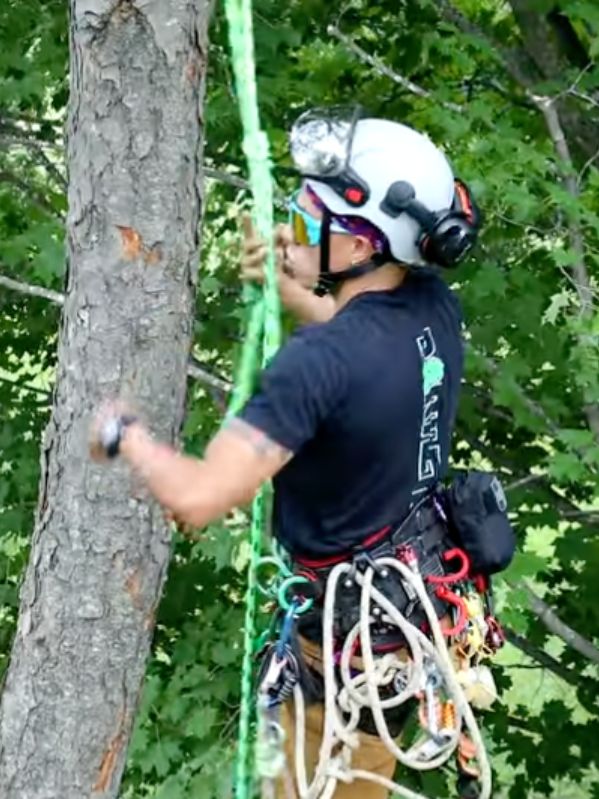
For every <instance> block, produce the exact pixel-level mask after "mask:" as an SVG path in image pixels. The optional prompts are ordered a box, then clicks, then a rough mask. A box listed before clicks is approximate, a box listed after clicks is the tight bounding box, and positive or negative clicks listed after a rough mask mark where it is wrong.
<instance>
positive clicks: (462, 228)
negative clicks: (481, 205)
mask: <svg viewBox="0 0 599 799" xmlns="http://www.w3.org/2000/svg"><path fill="white" fill-rule="evenodd" d="M435 217H436V220H435V224H434V225H433V226H432V228H430V229H429V230H426V228H423V232H422V236H421V238H420V240H419V242H418V246H419V249H420V252H421V253H422V256H423V258H425V259H426V260H427V261H430V262H431V263H435V264H438V265H439V266H445V267H453V266H457V264H459V263H460V261H462V260H463V259H464V258H465V256H466V255H467V254H468V253H469V252H470V250H471V249H472V248H473V247H474V245H475V244H476V240H477V238H478V232H479V229H480V224H481V218H480V211H479V209H478V207H477V206H476V204H475V202H474V199H473V197H472V194H471V193H470V190H469V189H468V186H467V185H466V184H465V183H464V182H463V181H461V180H458V179H456V181H455V194H454V200H453V203H452V206H451V208H450V209H448V210H447V211H441V212H439V213H437V214H435Z"/></svg>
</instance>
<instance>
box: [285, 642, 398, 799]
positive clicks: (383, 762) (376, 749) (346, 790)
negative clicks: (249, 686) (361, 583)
mask: <svg viewBox="0 0 599 799" xmlns="http://www.w3.org/2000/svg"><path fill="white" fill-rule="evenodd" d="M301 646H302V653H303V656H304V658H305V660H306V663H307V664H308V665H309V666H311V667H312V668H313V669H314V670H315V671H318V672H320V673H322V651H321V649H320V647H318V646H317V645H316V644H313V643H312V642H311V641H307V640H306V639H305V638H302V639H301ZM355 665H356V668H360V665H359V661H358V662H356V664H355ZM281 723H282V725H283V727H284V729H285V733H286V736H287V737H286V743H285V753H286V755H287V764H288V768H289V772H290V774H292V775H294V774H295V758H294V752H295V712H294V707H293V703H292V702H290V703H288V704H287V705H285V706H284V707H283V709H282V713H281ZM323 723H324V707H323V705H321V704H313V705H309V706H308V707H307V708H306V740H305V756H306V771H307V775H308V780H310V779H311V778H312V775H313V773H314V770H315V768H316V766H317V765H318V760H319V753H320V743H321V741H322V729H323ZM359 738H360V746H359V748H358V749H356V750H355V751H354V753H353V757H352V768H355V769H364V770H366V771H371V772H373V773H374V774H379V775H380V776H381V777H386V778H387V779H392V777H393V772H394V771H395V766H396V763H397V761H396V760H395V757H394V756H393V755H392V754H391V753H390V752H389V751H388V749H387V747H386V746H385V744H384V743H383V742H382V741H381V740H380V739H379V738H378V736H376V735H367V734H366V733H362V732H361V733H359ZM333 796H334V799H387V797H388V796H389V792H388V791H387V790H386V789H385V788H383V787H382V786H381V785H376V784H375V783H374V782H370V781H368V780H356V781H355V782H352V783H343V782H340V783H339V784H338V786H337V789H336V790H335V793H334V794H333ZM277 799H296V797H295V796H294V794H292V793H291V791H290V787H289V785H287V786H286V785H285V784H284V783H283V781H281V783H280V784H279V785H278V787H277Z"/></svg>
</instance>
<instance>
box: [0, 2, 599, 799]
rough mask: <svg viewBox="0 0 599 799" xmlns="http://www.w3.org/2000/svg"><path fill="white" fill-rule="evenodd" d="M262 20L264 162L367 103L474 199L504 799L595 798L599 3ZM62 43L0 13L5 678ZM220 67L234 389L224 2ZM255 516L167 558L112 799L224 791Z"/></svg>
mask: <svg viewBox="0 0 599 799" xmlns="http://www.w3.org/2000/svg"><path fill="white" fill-rule="evenodd" d="M254 6H255V26H256V31H255V32H256V44H257V59H258V69H259V75H260V78H259V83H260V99H261V108H262V115H263V119H264V122H265V125H266V127H267V130H268V133H269V135H270V138H271V142H272V146H273V154H274V158H275V161H276V162H277V163H279V164H281V165H284V164H285V163H286V157H287V155H286V129H287V128H288V125H289V123H290V122H291V121H292V119H293V118H294V117H295V116H296V114H297V112H298V111H300V110H303V109H305V108H307V107H309V106H312V105H319V104H337V103H346V102H353V101H356V100H357V101H358V102H361V103H362V104H363V105H364V106H365V107H366V108H368V109H369V111H371V112H372V113H373V114H379V115H385V116H389V117H391V118H394V119H398V120H404V121H406V122H408V123H409V124H412V125H414V126H416V127H418V128H420V129H423V130H425V131H427V132H428V133H429V134H430V135H431V137H432V138H433V139H434V140H435V141H437V142H438V143H439V144H441V145H442V146H443V147H444V148H445V149H446V151H447V152H448V154H449V156H450V158H451V159H452V161H453V163H454V165H455V167H456V171H457V172H458V174H460V175H462V176H463V177H464V178H465V179H467V180H468V181H469V182H470V183H471V185H472V187H473V189H474V191H475V193H476V196H477V198H478V200H479V201H480V204H481V205H482V207H483V210H484V214H485V222H486V224H485V230H484V235H483V237H482V243H481V246H480V247H479V249H478V251H477V253H476V257H475V258H473V259H472V260H471V262H469V263H468V264H466V265H465V266H463V267H462V268H460V270H459V271H457V272H455V273H452V274H451V275H449V276H448V277H449V280H450V282H451V283H452V285H454V287H455V288H456V290H457V292H458V293H459V296H460V298H461V300H462V302H463V305H464V310H465V316H466V320H467V334H468V339H469V349H468V373H467V378H466V380H465V383H464V389H463V398H462V404H461V410H460V418H459V429H458V434H457V435H456V439H455V449H454V463H455V464H456V465H467V464H478V465H483V466H485V467H494V468H496V469H498V470H500V472H501V473H502V475H503V477H504V480H505V483H506V484H507V485H508V486H509V488H510V491H509V496H510V501H511V509H512V511H513V513H514V516H515V518H516V520H517V526H518V531H519V536H520V544H521V550H520V553H519V555H518V557H517V558H516V561H515V562H514V565H513V567H512V568H511V569H510V570H509V572H508V573H507V574H506V575H505V577H504V578H503V579H501V580H498V581H497V593H498V599H499V604H500V608H501V609H502V616H503V619H504V621H505V623H506V625H507V626H508V627H509V630H510V638H511V641H512V642H513V644H512V645H508V646H507V647H506V648H505V650H504V651H503V652H502V654H501V656H500V658H499V661H498V667H497V669H496V673H497V679H498V681H499V682H500V684H501V686H502V688H503V695H502V701H501V703H499V705H498V706H497V709H496V710H495V711H494V712H493V713H491V714H489V715H488V716H487V717H486V722H485V730H486V735H487V740H488V742H489V746H490V748H491V749H492V752H493V756H494V764H495V768H496V771H497V774H496V778H497V784H498V796H506V797H507V796H509V797H510V799H520V798H521V797H542V796H554V797H560V799H561V798H562V797H565V798H567V797H571V798H572V799H578V798H579V797H580V799H582V797H585V798H586V797H599V780H598V779H597V762H596V760H597V746H596V741H597V736H598V734H599V701H598V699H597V697H598V696H599V690H598V689H599V676H598V673H597V666H598V664H599V652H598V651H597V649H595V648H594V646H593V641H595V642H596V643H599V641H598V639H599V630H598V618H599V614H598V611H597V599H596V597H597V585H599V486H598V478H597V474H598V472H599V423H598V421H597V413H598V412H597V411H596V406H597V403H598V402H599V368H598V367H599V346H598V344H599V310H598V304H597V291H598V278H599V169H598V168H597V165H598V164H599V152H598V151H597V148H598V147H599V67H598V66H597V65H596V59H597V58H598V57H599V6H597V4H596V3H595V2H593V0H562V2H559V3H555V2H548V0H511V2H501V1H500V0H456V2H455V3H454V4H451V3H448V2H445V0H441V2H433V1H432V0H400V1H399V2H397V0H395V1H394V2H389V1H388V0H379V2H377V3H369V2H366V0H352V1H351V2H348V3H347V4H345V5H344V6H341V5H338V4H336V5H335V6H334V7H333V5H332V4H331V3H329V2H322V0H291V1H290V2H288V3H285V4H281V3H279V2H275V0H255V3H254ZM331 26H332V27H331ZM67 32H68V27H67V20H66V17H65V4H64V3H63V2H62V1H61V0H5V1H4V2H3V3H2V4H1V5H0V45H1V46H0V281H2V280H3V282H1V283H0V290H1V293H0V353H1V356H0V357H1V360H0V474H1V478H0V670H2V669H4V667H5V666H6V662H7V658H8V656H9V651H10V642H11V636H12V633H13V630H14V625H15V615H16V611H17V607H18V601H17V600H18V582H19V576H20V573H21V570H22V569H23V566H24V564H25V562H26V558H27V553H28V540H29V536H30V533H31V527H32V520H33V514H34V509H35V501H36V494H37V479H38V452H39V446H40V440H41V435H42V431H43V427H44V424H45V420H46V418H47V414H48V409H49V405H50V403H51V391H52V385H53V379H54V363H55V344H56V337H57V329H58V325H59V321H60V305H59V302H60V292H61V291H62V289H63V285H62V281H63V275H64V271H65V270H64V254H63V222H64V218H65V215H66V213H67V208H66V201H65V185H66V165H65V164H64V160H63V138H62V137H63V120H64V116H65V104H66V102H67V98H68V86H67V69H68V33H67ZM343 37H350V39H349V40H348V39H344V38H343ZM356 47H358V48H359V49H357V50H356ZM210 50H211V64H210V78H209V91H208V98H207V109H206V118H207V123H208V139H207V147H206V156H207V166H208V167H209V168H210V170H215V171H216V173H217V176H218V177H219V180H214V171H210V172H209V174H210V175H212V177H209V178H208V187H209V191H208V203H207V207H206V210H205V218H204V234H203V254H202V264H201V271H200V278H199V291H198V299H197V315H196V327H195V346H194V352H193V356H194V360H195V365H196V366H199V367H200V368H202V369H204V370H206V371H208V372H209V373H211V374H212V375H218V376H221V377H224V378H227V377H228V376H230V374H231V364H232V361H233V359H234V356H235V353H236V349H237V343H238V340H239V324H240V318H241V311H240V303H239V294H240V293H239V286H238V280H237V271H236V247H237V237H236V225H237V220H238V217H239V212H240V209H241V208H242V207H243V206H244V204H246V203H247V198H246V196H245V193H244V191H243V189H241V188H239V186H236V185H232V184H235V182H236V180H238V179H239V178H240V177H241V167H240V165H241V164H242V163H243V160H242V157H241V152H240V141H241V137H240V130H239V123H238V118H237V113H236V107H235V93H234V90H233V87H232V81H231V74H230V69H229V65H228V62H227V49H226V31H225V26H224V16H223V14H222V11H221V10H220V9H218V8H217V9H216V11H215V14H214V19H213V21H212V26H211V48H210ZM368 55H369V56H374V57H375V58H376V59H378V60H377V61H375V62H374V64H373V62H372V61H368V59H367V56H368ZM408 79H409V81H411V82H412V83H409V82H408ZM564 142H565V145H566V146H565V147H564ZM222 173H224V174H222ZM223 180H224V181H225V182H223ZM286 188H287V187H285V185H284V181H281V191H282V192H284V190H285V189H286ZM4 278H9V279H13V280H17V281H20V282H21V283H22V284H27V286H29V287H31V286H35V287H37V288H38V289H40V288H41V289H42V292H41V293H44V290H47V291H46V295H47V296H31V294H30V293H27V292H28V291H29V289H28V288H27V286H21V287H20V289H19V290H15V287H14V286H12V285H10V284H9V283H7V282H6V280H4ZM17 288H18V287H17ZM223 402H224V398H223V393H222V391H221V389H219V388H218V387H217V388H215V387H214V386H210V385H207V384H206V383H205V382H204V381H199V380H190V385H189V402H188V415H187V423H186V428H185V443H186V446H187V448H188V449H189V450H190V451H193V452H197V453H200V452H201V450H202V447H203V445H204V444H205V442H206V441H207V439H208V438H209V436H210V435H211V433H212V432H213V431H214V429H215V427H216V425H217V424H218V420H219V417H220V414H221V412H222V408H223ZM245 521H246V520H245V517H244V514H243V513H241V512H239V513H236V514H234V515H233V516H232V517H231V518H229V519H227V520H226V521H225V522H223V523H222V524H219V525H215V526H214V527H213V528H211V529H210V531H209V534H208V535H207V537H206V538H205V539H204V540H203V541H202V542H199V543H192V542H189V541H187V540H183V539H180V540H179V539H178V540H176V541H175V542H174V558H173V561H172V565H171V570H170V576H169V580H168V584H167V588H166V593H165V597H164V600H163V603H162V605H161V609H160V617H159V623H158V626H157V632H156V638H155V645H154V651H153V658H152V660H151V662H150V663H149V667H148V673H147V680H146V687H145V692H144V695H143V701H142V706H141V709H140V713H139V718H138V723H137V726H136V730H135V733H134V736H133V739H132V743H131V747H130V756H129V767H128V771H127V775H126V779H125V783H124V786H123V796H124V797H136V798H137V797H139V799H142V797H143V798H144V799H145V797H153V798H154V799H159V798H160V799H165V798H166V797H168V799H178V798H179V797H192V796H198V795H201V796H203V797H204V796H205V797H211V796H214V797H217V796H219V797H220V796H223V795H224V794H225V793H226V790H227V786H228V781H229V773H228V769H227V767H226V766H227V763H228V761H229V759H230V757H231V749H232V745H233V742H234V734H235V727H236V702H237V690H238V665H239V640H240V635H239V631H240V625H241V618H242V589H243V566H244V563H245V548H244V538H243V534H244V531H245ZM531 589H532V590H533V591H534V595H531V593H530V590H531ZM535 596H536V597H537V598H538V597H539V596H542V597H543V598H544V600H545V602H546V603H548V605H549V606H550V607H551V608H552V609H553V611H554V612H555V613H556V614H557V616H558V617H559V618H560V619H561V620H562V621H563V622H564V623H565V624H567V625H568V626H569V628H572V629H574V630H576V631H577V632H578V633H579V634H580V635H581V636H583V637H584V639H585V641H584V642H583V645H582V649H583V651H584V652H585V654H582V653H581V651H579V650H580V649H581V646H580V642H579V641H578V642H576V641H575V643H578V644H579V646H578V648H575V647H573V646H571V645H570V643H571V642H572V637H571V635H570V633H568V631H566V636H565V637H566V638H569V640H570V643H566V642H565V641H564V640H563V639H562V638H559V637H557V636H556V635H554V634H553V633H554V632H555V631H556V626H555V624H554V619H553V617H551V616H550V617H549V626H548V625H547V615H546V614H545V623H544V622H543V621H542V620H541V618H540V615H542V614H541V611H542V609H543V608H542V607H539V605H538V603H537V604H536V605H535V604H534V603H535ZM531 597H532V604H531ZM552 630H553V632H552ZM562 632H563V631H562ZM514 644H515V645H514ZM585 645H586V648H585ZM444 780H445V775H440V776H436V777H430V778H429V780H428V783H427V784H426V785H425V787H426V788H428V790H430V791H431V792H433V793H434V795H436V796H451V795H452V792H451V788H449V787H445V786H444V785H443V783H444ZM449 784H450V785H451V782H450V783H449Z"/></svg>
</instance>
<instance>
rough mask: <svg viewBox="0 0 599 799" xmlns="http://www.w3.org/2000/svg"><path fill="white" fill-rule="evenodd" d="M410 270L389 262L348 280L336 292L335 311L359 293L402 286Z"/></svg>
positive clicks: (389, 289) (388, 289)
mask: <svg viewBox="0 0 599 799" xmlns="http://www.w3.org/2000/svg"><path fill="white" fill-rule="evenodd" d="M407 273H408V270H407V269H406V268H405V267H404V266H399V264H394V263H388V264H384V265H383V266H381V267H379V268H378V269H376V270H375V271H374V272H368V273H367V274H365V275H362V276H361V277H356V278H354V279H353V280H348V281H346V282H345V283H342V284H341V286H340V288H339V291H338V292H337V293H336V294H335V311H339V310H341V308H343V307H344V306H345V305H347V303H348V302H349V301H350V300H352V299H353V298H354V297H357V296H358V294H365V293H366V292H368V291H391V290H393V289H395V288H398V286H401V284H402V283H403V281H404V280H405V277H406V275H407Z"/></svg>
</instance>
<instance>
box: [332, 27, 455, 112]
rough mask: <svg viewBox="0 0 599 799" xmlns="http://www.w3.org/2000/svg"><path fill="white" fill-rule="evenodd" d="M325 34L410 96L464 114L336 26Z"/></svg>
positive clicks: (453, 104)
mask: <svg viewBox="0 0 599 799" xmlns="http://www.w3.org/2000/svg"><path fill="white" fill-rule="evenodd" d="M327 33H328V34H329V36H334V37H335V39H338V40H339V41H340V42H341V43H342V44H343V45H344V46H345V47H346V48H347V49H348V50H350V51H351V52H352V53H353V54H354V55H356V56H357V57H358V58H359V60H360V61H362V62H364V63H366V64H369V65H370V66H371V67H372V68H373V69H374V71H375V72H377V73H378V74H379V75H384V76H385V77H387V78H390V79H391V80H392V81H394V82H395V83H397V84H399V85H400V86H402V87H403V88H404V89H406V90H407V91H409V92H411V93H412V94H415V95H416V96H417V97H423V98H426V99H432V100H434V101H435V102H436V103H440V104H441V105H442V106H443V108H447V110H449V111H456V112H457V113H458V114H463V113H464V110H465V109H464V107H463V106H461V105H458V104H457V103H450V102H446V101H442V100H438V99H437V98H436V97H435V96H434V95H433V93H432V92H430V91H428V89H423V88H422V87H421V86H418V85H417V84H416V83H414V82H413V81H411V80H410V79H409V78H404V76H403V75H400V74H399V73H398V72H394V71H393V70H392V69H390V68H389V67H388V66H387V65H386V64H385V63H383V61H381V59H380V58H377V57H376V56H373V55H370V54H369V53H367V52H366V51H365V50H363V49H362V48H361V47H360V46H359V45H357V44H356V43H355V41H354V40H353V39H352V38H351V37H349V36H347V35H346V34H345V33H342V32H341V31H340V30H339V28H338V27H337V26H336V25H329V26H328V28H327Z"/></svg>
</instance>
